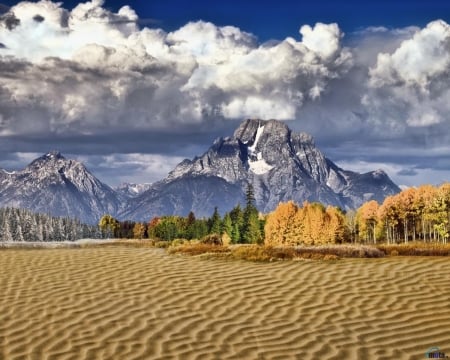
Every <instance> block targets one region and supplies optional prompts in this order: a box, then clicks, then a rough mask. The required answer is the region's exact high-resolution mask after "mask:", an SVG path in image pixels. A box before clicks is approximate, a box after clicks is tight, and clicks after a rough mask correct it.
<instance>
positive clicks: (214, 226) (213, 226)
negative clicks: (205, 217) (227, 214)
mask: <svg viewBox="0 0 450 360" xmlns="http://www.w3.org/2000/svg"><path fill="white" fill-rule="evenodd" d="M220 228H221V220H220V215H219V211H218V210H217V206H216V207H215V208H214V213H213V214H212V216H211V219H210V227H209V233H210V234H218V235H220Z"/></svg>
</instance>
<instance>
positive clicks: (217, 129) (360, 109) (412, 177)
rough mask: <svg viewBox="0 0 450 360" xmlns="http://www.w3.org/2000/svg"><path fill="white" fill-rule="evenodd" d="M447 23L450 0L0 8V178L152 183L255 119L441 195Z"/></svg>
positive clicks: (447, 172)
mask: <svg viewBox="0 0 450 360" xmlns="http://www.w3.org/2000/svg"><path fill="white" fill-rule="evenodd" d="M187 4H188V5H187ZM449 22H450V2H448V1H417V0H410V1H387V0H380V1H370V2H368V1H332V0H316V1H264V0H260V1H253V0H251V1H220V2H219V1H189V2H187V1H181V0H164V1H156V0H148V1H144V0H142V1H126V0H123V1H113V0H106V1H102V0H92V1H91V2H86V3H83V2H78V1H63V5H58V4H57V2H51V1H46V0H45V1H44V0H42V1H33V2H31V3H30V2H19V1H11V0H0V138H1V139H0V140H1V141H0V167H1V168H6V169H17V168H21V167H23V166H24V165H26V163H27V162H29V161H31V160H32V159H33V158H34V157H36V156H39V155H40V154H41V153H46V152H47V151H49V150H53V149H58V150H60V151H61V152H62V153H63V154H66V155H67V156H70V157H75V158H77V159H79V160H82V161H84V162H85V163H86V164H87V165H88V167H89V168H90V169H91V170H92V171H93V172H94V174H95V175H97V176H99V177H100V178H101V179H102V180H103V181H105V182H107V183H109V184H112V185H116V184H118V183H120V182H122V181H130V182H153V181H156V180H159V179H161V178H162V177H164V176H165V175H166V174H167V173H168V171H170V170H171V169H172V168H173V167H174V166H175V165H176V164H177V163H178V162H179V161H181V160H182V159H183V158H192V157H194V156H195V155H199V154H202V153H203V152H204V151H206V149H207V148H208V146H209V145H210V144H211V143H212V141H213V140H214V138H215V137H217V136H227V135H230V134H232V132H233V130H234V128H235V127H236V126H237V125H238V124H239V122H240V121H242V120H243V119H244V118H246V117H260V118H263V119H269V118H276V119H280V120H283V121H286V122H287V124H288V126H290V127H291V128H292V129H294V130H297V131H306V132H308V133H310V134H312V135H313V136H314V138H315V139H316V143H317V144H318V146H319V148H320V149H321V150H322V151H323V152H324V153H325V155H326V156H327V157H329V158H330V159H331V160H333V161H335V162H337V163H338V165H341V166H342V167H344V168H346V169H350V170H355V171H359V172H365V171H370V170H375V169H377V168H383V169H384V170H385V171H387V173H388V174H389V175H390V176H391V177H392V178H393V180H394V181H395V182H397V183H398V184H400V185H402V184H404V185H408V186H412V185H419V184H422V183H434V184H438V183H441V182H443V181H448V180H449V179H450V146H449V144H450V133H449V130H448V129H449V128H450V117H449V116H448V114H449V113H450V75H449V74H450V71H449V69H450V46H448V44H450V25H449ZM227 26H231V27H227ZM118 140H120V141H118Z"/></svg>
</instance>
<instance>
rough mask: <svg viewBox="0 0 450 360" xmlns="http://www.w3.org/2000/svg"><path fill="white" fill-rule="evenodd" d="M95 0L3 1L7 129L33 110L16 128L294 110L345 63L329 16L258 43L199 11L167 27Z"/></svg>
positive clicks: (290, 114) (141, 123)
mask: <svg viewBox="0 0 450 360" xmlns="http://www.w3.org/2000/svg"><path fill="white" fill-rule="evenodd" d="M103 5H104V1H102V0H93V1H90V2H86V3H80V4H79V5H77V6H76V7H75V8H74V9H73V10H72V11H67V10H65V9H63V8H61V4H57V3H53V2H51V1H48V0H41V1H39V2H37V3H29V2H22V3H19V4H17V5H16V6H14V7H12V8H11V12H12V13H13V14H14V16H15V17H16V18H17V19H18V20H19V25H18V26H16V27H14V28H12V29H9V28H7V27H0V42H1V43H4V44H5V46H6V48H5V49H1V50H0V51H2V53H3V54H6V55H10V58H8V59H7V58H5V57H2V58H0V61H1V62H2V63H3V64H4V63H8V64H9V66H10V67H18V66H19V63H20V66H22V71H16V72H15V73H14V78H13V79H12V78H11V74H10V72H8V73H7V74H6V73H0V87H1V88H2V89H3V90H4V91H5V92H6V93H7V94H9V99H5V100H6V101H8V103H9V105H8V107H9V108H11V107H12V108H13V109H11V111H10V114H6V113H5V114H2V116H3V117H4V118H9V119H10V121H9V122H8V124H10V127H11V128H10V129H9V130H10V131H12V132H17V131H18V130H19V129H23V128H24V126H23V122H25V121H27V120H26V119H28V118H30V117H34V118H36V116H34V115H35V113H36V112H39V113H40V114H41V115H42V116H40V119H37V120H36V124H35V126H32V127H27V129H26V132H33V131H38V130H39V131H51V132H56V133H63V132H65V131H69V130H70V131H74V132H78V133H91V132H93V131H95V129H96V128H97V127H99V126H104V125H108V126H110V129H111V130H113V129H114V128H115V126H118V127H119V129H120V128H121V127H122V126H125V125H126V126H129V127H131V128H140V129H153V128H159V127H161V126H164V124H165V123H174V122H175V123H176V122H181V123H193V124H195V123H201V122H204V121H207V119H209V118H210V117H211V115H214V114H221V115H222V116H225V117H226V118H227V117H230V118H236V117H238V118H241V117H247V116H259V117H263V118H271V117H274V118H281V119H294V118H295V117H296V113H297V110H298V108H300V107H301V106H302V105H303V104H304V102H305V101H314V100H316V99H318V98H320V96H321V95H322V94H323V92H325V91H326V89H327V83H328V82H329V80H330V79H334V78H337V77H340V76H342V75H343V74H344V73H345V72H346V71H347V70H348V68H349V66H350V64H351V55H350V52H349V51H348V49H344V48H342V47H341V44H340V40H341V37H342V34H341V33H340V30H339V28H338V26H337V25H336V24H331V25H325V24H320V23H319V24H316V25H315V26H314V27H313V28H311V27H302V29H301V33H302V34H303V40H302V41H297V40H295V39H293V38H287V39H285V40H284V41H282V42H280V43H278V44H275V45H273V46H267V45H266V46H261V45H259V44H258V43H257V41H256V38H255V37H254V36H253V35H251V34H249V33H246V32H243V31H241V30H240V29H238V28H236V27H232V26H225V27H218V26H216V25H214V24H212V23H207V22H203V21H198V22H192V23H188V24H186V25H185V26H183V27H181V28H180V29H178V30H176V31H174V32H171V33H165V32H164V31H162V30H160V29H147V28H145V29H142V30H140V29H139V28H138V27H137V25H136V22H137V20H138V18H137V15H136V13H135V12H134V10H132V9H131V8H130V7H128V6H125V7H122V8H121V9H120V10H119V11H118V12H117V13H113V12H111V11H109V10H107V9H105V8H104V7H103ZM36 16H39V21H37V20H36ZM3 64H2V65H3ZM2 67H3V68H5V66H2ZM18 108H20V111H18ZM216 109H218V111H216ZM38 118H39V117H38ZM46 126H47V129H45V127H46ZM25 128H26V127H25ZM5 130H6V129H3V131H5ZM119 131H120V130H119Z"/></svg>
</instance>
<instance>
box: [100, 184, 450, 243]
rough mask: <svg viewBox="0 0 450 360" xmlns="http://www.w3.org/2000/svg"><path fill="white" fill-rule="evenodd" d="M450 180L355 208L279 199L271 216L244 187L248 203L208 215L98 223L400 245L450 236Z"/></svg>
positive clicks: (265, 239) (174, 234) (113, 230)
mask: <svg viewBox="0 0 450 360" xmlns="http://www.w3.org/2000/svg"><path fill="white" fill-rule="evenodd" d="M449 224H450V183H445V184H443V185H441V186H439V187H434V186H431V185H423V186H420V187H418V188H409V189H406V190H403V191H402V192H400V193H398V194H397V195H393V196H388V197H387V198H386V199H385V200H384V202H383V203H382V204H378V203H377V202H376V201H374V200H372V201H368V202H365V203H364V204H363V205H362V206H361V207H360V208H359V209H357V210H348V211H344V210H342V209H340V208H338V207H334V206H327V207H325V206H324V205H322V204H320V203H309V202H304V203H303V204H302V206H299V205H297V204H295V203H294V202H292V201H288V202H285V203H280V204H279V205H278V207H277V208H276V209H275V210H274V211H273V212H271V213H269V214H267V215H262V214H260V213H258V210H257V209H256V206H255V196H254V190H253V187H252V186H251V185H249V186H248V188H247V191H246V203H245V206H244V207H243V208H242V207H241V206H240V205H237V206H235V207H234V208H233V209H232V210H231V211H229V212H227V213H225V215H224V216H223V217H221V216H220V214H219V212H218V210H217V208H215V210H214V213H213V214H212V215H211V217H210V218H202V219H197V218H196V217H195V214H194V213H193V212H190V213H189V215H188V216H186V217H182V216H162V217H155V218H153V219H151V220H150V221H149V222H148V223H141V222H130V221H123V222H120V221H118V220H116V219H114V218H113V217H111V216H110V215H105V216H104V217H103V218H102V219H101V221H100V224H99V225H100V228H101V230H102V234H103V236H104V237H122V238H140V239H142V238H153V239H160V240H168V241H170V240H174V239H178V238H183V239H188V240H190V239H201V238H203V237H205V236H207V235H211V234H215V235H218V236H220V237H221V238H222V240H223V241H224V242H227V243H235V244H246V243H247V244H252V243H253V244H254V243H256V244H262V243H264V244H266V245H272V246H295V245H300V244H306V245H319V244H339V243H366V244H367V243H373V244H376V243H377V242H387V243H399V242H409V241H417V240H421V241H440V242H443V243H446V242H447V241H448V238H449V234H450V226H449Z"/></svg>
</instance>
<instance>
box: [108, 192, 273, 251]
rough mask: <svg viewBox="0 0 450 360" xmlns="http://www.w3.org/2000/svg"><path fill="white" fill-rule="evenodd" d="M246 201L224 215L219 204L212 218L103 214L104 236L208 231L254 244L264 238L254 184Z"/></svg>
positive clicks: (163, 236) (198, 235)
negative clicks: (125, 217)
mask: <svg viewBox="0 0 450 360" xmlns="http://www.w3.org/2000/svg"><path fill="white" fill-rule="evenodd" d="M245 195H246V203H245V206H244V207H243V208H242V207H241V205H240V204H238V205H236V206H235V207H234V208H233V209H232V210H231V211H230V212H227V213H226V214H225V215H224V216H223V217H221V216H220V214H219V211H218V209H217V207H216V208H215V209H214V212H213V214H212V215H211V217H209V218H202V219H197V218H196V217H195V214H194V213H193V212H192V211H191V212H190V213H189V214H188V215H187V216H186V217H183V216H176V215H170V216H162V217H155V218H153V219H151V220H150V221H149V222H148V223H143V222H131V221H118V220H117V219H115V218H114V217H112V216H111V215H104V216H103V217H102V218H101V219H100V222H99V226H100V229H101V231H102V233H103V236H105V237H115V238H137V239H145V238H152V239H160V240H163V241H171V240H174V239H180V238H182V239H188V240H191V239H202V238H204V237H205V236H207V235H213V234H214V235H218V236H220V237H221V238H222V239H223V240H224V241H225V242H228V243H235V244H245V243H247V244H255V243H263V242H264V225H265V219H264V217H263V216H262V215H260V214H259V213H258V210H257V208H256V205H255V195H254V190H253V187H252V186H251V185H249V186H248V188H247V191H246V194H245Z"/></svg>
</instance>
